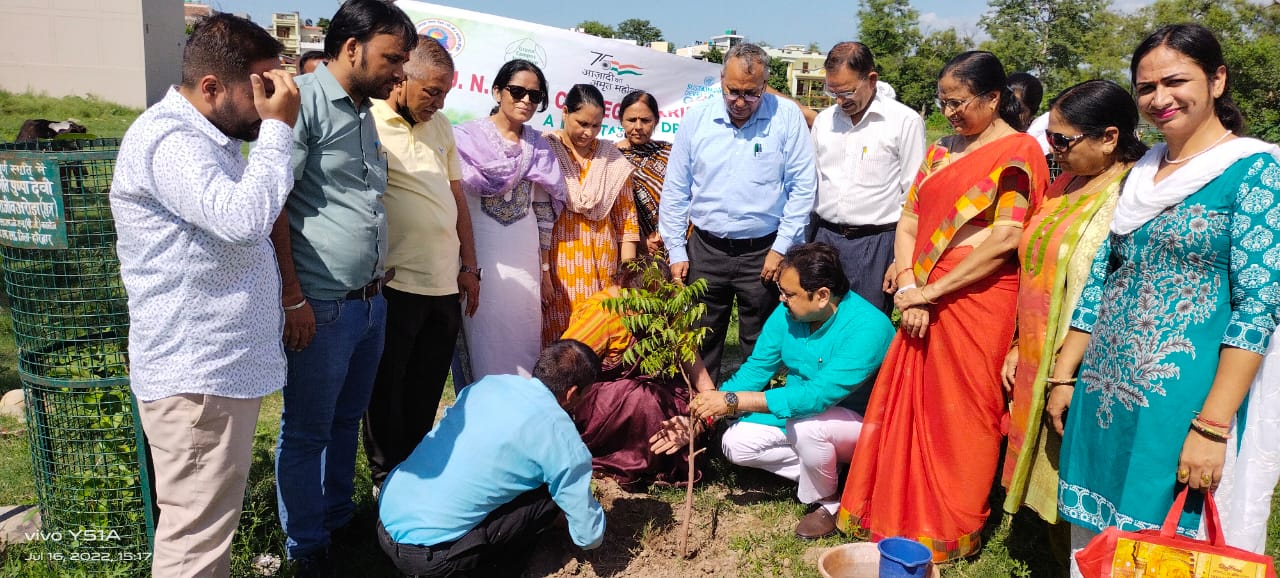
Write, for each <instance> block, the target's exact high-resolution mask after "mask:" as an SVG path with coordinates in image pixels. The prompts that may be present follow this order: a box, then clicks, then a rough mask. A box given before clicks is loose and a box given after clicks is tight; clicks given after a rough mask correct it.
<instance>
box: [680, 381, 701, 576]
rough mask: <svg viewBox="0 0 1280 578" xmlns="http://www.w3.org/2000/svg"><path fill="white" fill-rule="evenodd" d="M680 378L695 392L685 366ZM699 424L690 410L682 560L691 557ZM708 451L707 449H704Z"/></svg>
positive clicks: (682, 530) (681, 540)
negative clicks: (690, 534) (687, 477)
mask: <svg viewBox="0 0 1280 578" xmlns="http://www.w3.org/2000/svg"><path fill="white" fill-rule="evenodd" d="M680 377H682V378H684V383H685V387H686V388H688V390H689V392H690V393H691V394H692V392H693V384H692V383H690V382H689V376H688V374H686V373H685V371H684V367H683V365H681V366H680ZM696 428H697V422H696V421H695V420H694V418H693V410H692V409H690V410H689V458H688V459H689V467H688V469H689V482H688V484H686V485H685V487H684V523H683V524H682V527H681V530H680V556H681V557H682V558H688V557H689V533H690V531H691V528H692V526H691V524H690V522H692V521H693V482H694V474H695V473H696V472H697V469H696V468H695V467H694V460H695V459H697V457H698V454H700V453H702V451H703V450H699V449H696V447H697V446H696V445H695V442H696V441H697V439H698V436H697V434H696V433H695V429H696ZM703 449H706V448H703Z"/></svg>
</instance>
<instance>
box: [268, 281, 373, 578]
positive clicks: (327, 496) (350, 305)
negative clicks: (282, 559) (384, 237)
mask: <svg viewBox="0 0 1280 578" xmlns="http://www.w3.org/2000/svg"><path fill="white" fill-rule="evenodd" d="M307 301H308V302H309V303H311V309H312V311H314V312H315V316H316V335H315V338H313V339H312V340H311V344H310V345H308V346H307V348H306V349H303V350H302V351H288V352H286V356H287V357H288V360H289V379H288V382H286V385H285V387H284V413H283V415H281V416H280V441H279V444H278V445H277V446H276V495H277V497H278V498H279V502H280V505H279V507H280V524H281V525H282V526H284V532H285V535H286V536H287V539H286V541H285V548H286V550H287V551H288V555H289V558H290V559H292V560H297V559H301V558H307V557H310V556H313V555H316V554H320V553H321V552H323V551H324V550H325V548H327V547H328V546H329V532H330V531H331V530H334V529H337V528H340V527H342V526H343V525H345V524H346V523H347V522H349V521H351V517H352V515H353V513H354V511H355V502H353V501H352V499H351V497H352V496H351V495H352V492H353V491H354V477H355V460H356V437H357V435H358V434H359V430H360V417H361V416H362V415H363V414H364V411H365V408H366V407H367V406H368V405H369V395H370V393H371V392H372V391H373V380H374V376H375V375H377V372H378V360H379V359H380V358H381V357H382V343H383V335H384V333H385V332H386V322H387V302H386V301H385V300H383V298H382V295H375V296H374V297H373V298H371V299H369V300H367V301H364V300H345V299H339V300H336V301H331V300H323V299H311V298H308V299H307Z"/></svg>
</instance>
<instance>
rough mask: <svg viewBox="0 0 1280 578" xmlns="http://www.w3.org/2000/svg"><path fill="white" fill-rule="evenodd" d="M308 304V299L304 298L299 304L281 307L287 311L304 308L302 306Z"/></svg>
mask: <svg viewBox="0 0 1280 578" xmlns="http://www.w3.org/2000/svg"><path fill="white" fill-rule="evenodd" d="M306 304H307V300H306V299H305V298H304V299H303V300H302V301H299V302H298V304H297V305H290V306H288V307H281V308H282V309H284V310H285V311H297V310H299V309H302V306H303V305H306Z"/></svg>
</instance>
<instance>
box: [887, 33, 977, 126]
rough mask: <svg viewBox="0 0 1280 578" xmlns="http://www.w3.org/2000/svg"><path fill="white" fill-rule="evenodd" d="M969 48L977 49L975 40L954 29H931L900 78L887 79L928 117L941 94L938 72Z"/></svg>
mask: <svg viewBox="0 0 1280 578" xmlns="http://www.w3.org/2000/svg"><path fill="white" fill-rule="evenodd" d="M966 50H973V39H971V38H969V37H965V36H960V35H959V34H958V33H956V30H955V29H954V28H948V29H946V30H937V31H934V32H930V33H929V35H928V36H926V37H924V39H923V40H921V41H920V45H919V46H917V47H916V49H915V51H914V52H913V53H912V54H911V56H909V57H907V58H906V59H905V61H904V62H903V63H902V68H901V69H900V70H899V71H898V75H897V77H896V78H893V79H886V80H888V81H889V83H890V84H892V85H893V87H894V88H895V89H897V91H898V100H899V101H901V102H902V103H903V104H905V105H907V106H909V107H911V108H914V109H916V110H918V111H920V114H921V115H925V116H928V114H929V112H930V111H932V109H933V108H934V104H933V101H934V100H935V98H936V97H937V95H938V73H939V72H941V71H942V67H943V66H945V65H946V64H947V61H949V60H951V59H952V58H954V57H955V56H956V55H957V54H960V53H961V52H965V51H966ZM879 60H880V58H879V56H877V57H876V61H877V63H878V62H879Z"/></svg>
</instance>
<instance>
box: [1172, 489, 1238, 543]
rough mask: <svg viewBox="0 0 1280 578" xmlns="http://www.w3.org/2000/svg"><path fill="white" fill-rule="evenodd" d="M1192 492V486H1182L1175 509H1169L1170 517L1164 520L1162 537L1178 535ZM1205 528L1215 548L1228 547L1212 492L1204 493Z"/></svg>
mask: <svg viewBox="0 0 1280 578" xmlns="http://www.w3.org/2000/svg"><path fill="white" fill-rule="evenodd" d="M1189 491H1191V487H1190V486H1185V485H1184V486H1182V491H1180V492H1178V496H1177V497H1176V498H1174V499H1173V507H1172V508H1170V509H1169V515H1168V516H1165V518H1164V525H1163V526H1161V527H1160V535H1161V536H1165V537H1168V538H1172V537H1174V536H1176V535H1177V534H1178V520H1179V519H1181V518H1182V507H1183V506H1185V505H1186V503H1187V492H1189ZM1202 517H1203V518H1204V527H1205V533H1206V534H1207V536H1206V537H1207V538H1208V542H1209V543H1210V544H1213V545H1214V546H1226V545H1227V540H1226V538H1224V537H1223V536H1222V522H1221V521H1220V520H1219V519H1218V505H1217V504H1216V503H1214V501H1213V493H1212V492H1204V515H1203V516H1202Z"/></svg>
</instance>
